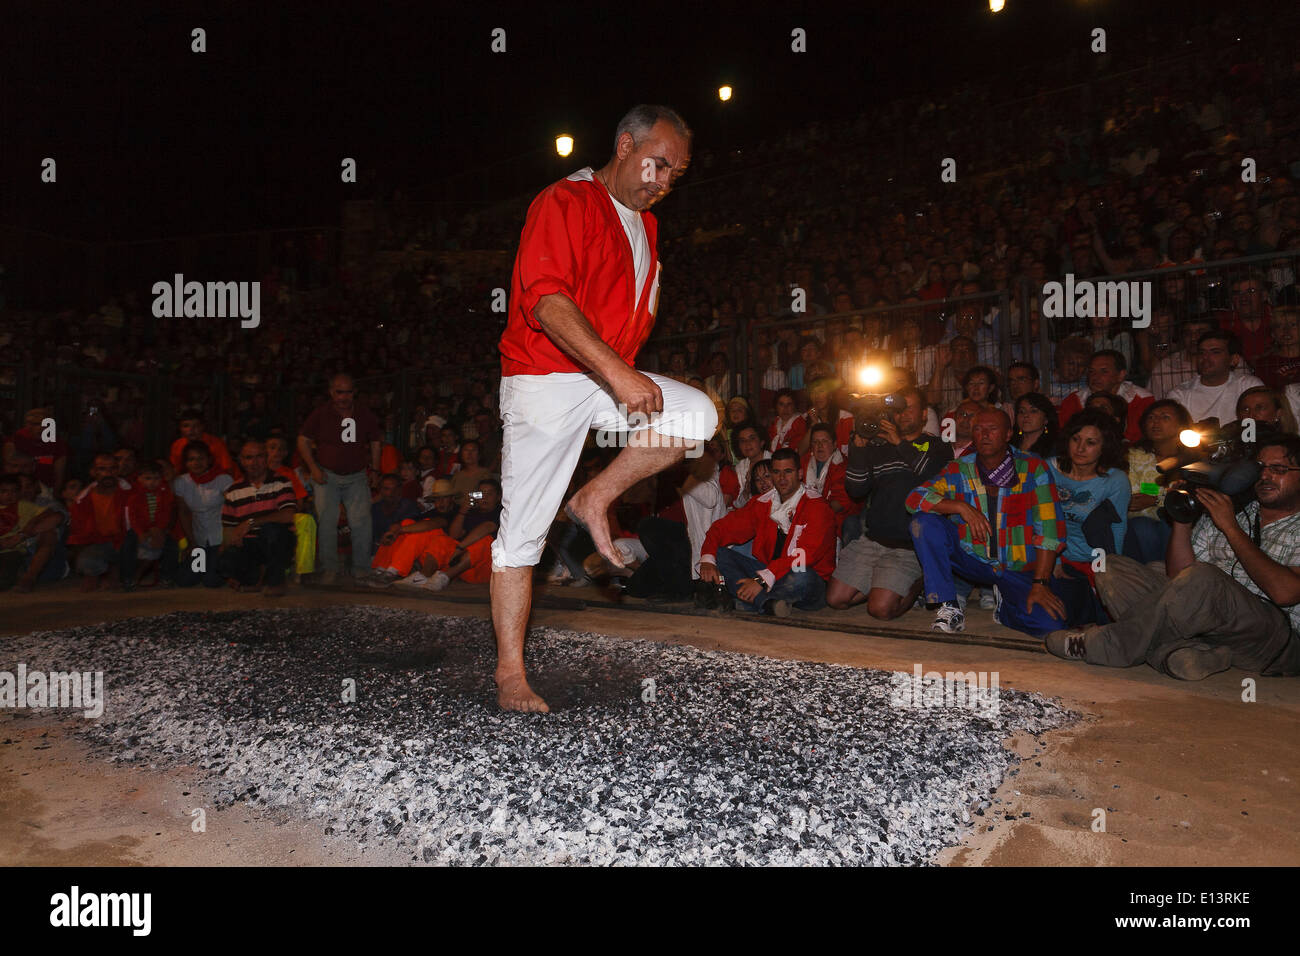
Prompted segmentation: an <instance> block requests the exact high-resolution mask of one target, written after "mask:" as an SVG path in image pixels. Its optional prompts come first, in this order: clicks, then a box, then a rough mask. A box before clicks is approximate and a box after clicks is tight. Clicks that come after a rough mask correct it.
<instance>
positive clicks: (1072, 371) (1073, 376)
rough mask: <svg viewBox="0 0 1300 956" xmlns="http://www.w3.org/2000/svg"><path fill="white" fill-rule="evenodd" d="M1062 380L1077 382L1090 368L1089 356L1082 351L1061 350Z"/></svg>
mask: <svg viewBox="0 0 1300 956" xmlns="http://www.w3.org/2000/svg"><path fill="white" fill-rule="evenodd" d="M1060 355H1061V380H1062V381H1066V382H1077V381H1078V380H1079V379H1081V378H1083V375H1084V372H1085V371H1086V370H1087V368H1088V356H1086V355H1084V354H1082V353H1080V352H1061V353H1060Z"/></svg>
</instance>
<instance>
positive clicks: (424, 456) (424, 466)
mask: <svg viewBox="0 0 1300 956" xmlns="http://www.w3.org/2000/svg"><path fill="white" fill-rule="evenodd" d="M437 461H438V459H437V457H436V456H435V455H434V454H433V449H431V448H423V449H421V450H420V470H421V471H428V470H429V469H430V468H432V467H433V466H434V465H435V464H437Z"/></svg>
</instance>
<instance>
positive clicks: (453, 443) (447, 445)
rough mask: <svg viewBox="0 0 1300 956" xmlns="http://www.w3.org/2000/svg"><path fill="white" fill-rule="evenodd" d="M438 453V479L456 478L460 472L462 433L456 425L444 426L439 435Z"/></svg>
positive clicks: (436, 467)
mask: <svg viewBox="0 0 1300 956" xmlns="http://www.w3.org/2000/svg"><path fill="white" fill-rule="evenodd" d="M437 453H438V454H437V458H438V462H437V465H436V466H435V470H436V474H437V475H438V477H439V478H451V477H454V476H455V474H456V472H457V471H459V470H460V432H459V431H457V430H456V427H455V426H454V425H444V426H443V427H442V431H440V432H439V433H438V449H437Z"/></svg>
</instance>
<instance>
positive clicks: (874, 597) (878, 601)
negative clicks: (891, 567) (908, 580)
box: [867, 588, 907, 621]
mask: <svg viewBox="0 0 1300 956" xmlns="http://www.w3.org/2000/svg"><path fill="white" fill-rule="evenodd" d="M905 610H907V609H906V608H905V607H903V596H902V595H901V594H895V593H894V592H893V591H886V590H884V589H883V588H878V589H873V590H872V591H871V593H870V594H868V595H867V613H868V614H870V615H871V616H872V617H874V618H875V619H876V620H878V621H892V620H893V619H894V618H896V617H901V616H902V614H903V612H904V611H905Z"/></svg>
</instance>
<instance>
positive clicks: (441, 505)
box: [433, 495, 456, 514]
mask: <svg viewBox="0 0 1300 956" xmlns="http://www.w3.org/2000/svg"><path fill="white" fill-rule="evenodd" d="M455 508H456V499H455V498H453V497H452V496H451V495H440V496H439V497H437V498H434V499H433V510H434V511H436V512H438V513H439V514H451V513H452V512H453V511H454V510H455Z"/></svg>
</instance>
